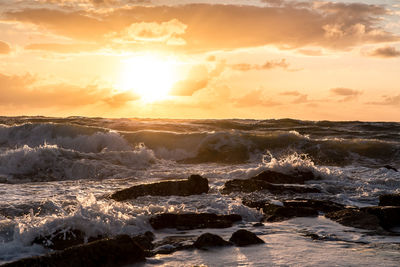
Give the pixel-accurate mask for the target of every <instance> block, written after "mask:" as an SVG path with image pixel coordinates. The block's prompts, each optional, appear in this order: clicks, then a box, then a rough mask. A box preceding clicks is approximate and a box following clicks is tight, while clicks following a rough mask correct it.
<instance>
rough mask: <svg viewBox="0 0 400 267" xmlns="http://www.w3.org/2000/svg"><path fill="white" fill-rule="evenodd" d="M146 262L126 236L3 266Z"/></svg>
mask: <svg viewBox="0 0 400 267" xmlns="http://www.w3.org/2000/svg"><path fill="white" fill-rule="evenodd" d="M145 260H146V258H145V253H144V251H143V250H142V249H141V248H140V246H138V245H137V244H136V242H135V241H133V239H132V238H130V237H129V236H127V235H121V236H117V237H115V238H112V239H102V240H98V241H94V242H91V243H88V244H84V245H77V246H73V247H70V248H67V249H65V250H62V251H56V252H53V253H50V254H47V255H44V256H36V257H30V258H26V259H21V260H18V261H15V262H11V263H8V264H5V265H3V266H8V267H11V266H12V267H20V266H21V267H22V266H31V267H40V266H57V267H77V266H85V267H92V266H93V267H97V266H110V267H111V266H123V265H128V264H133V263H137V262H144V261H145Z"/></svg>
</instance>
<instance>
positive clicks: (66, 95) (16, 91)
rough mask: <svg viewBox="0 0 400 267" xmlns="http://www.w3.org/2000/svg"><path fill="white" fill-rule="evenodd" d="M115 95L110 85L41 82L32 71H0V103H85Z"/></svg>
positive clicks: (30, 104)
mask: <svg viewBox="0 0 400 267" xmlns="http://www.w3.org/2000/svg"><path fill="white" fill-rule="evenodd" d="M105 96H109V97H111V96H112V90H111V89H104V88H99V87H98V86H96V85H88V86H84V87H80V86H75V85H70V84H60V83H59V84H50V85H38V78H37V77H34V76H32V75H29V74H27V75H22V76H16V75H14V76H9V75H5V74H0V105H13V106H25V107H32V108H36V107H40V108H46V107H62V106H70V107H75V106H85V105H91V104H95V103H99V102H102V101H103V99H104V98H105Z"/></svg>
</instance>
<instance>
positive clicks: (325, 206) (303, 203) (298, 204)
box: [283, 199, 346, 213]
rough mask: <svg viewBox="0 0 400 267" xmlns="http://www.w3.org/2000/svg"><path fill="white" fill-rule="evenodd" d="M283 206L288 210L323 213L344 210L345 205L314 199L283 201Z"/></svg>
mask: <svg viewBox="0 0 400 267" xmlns="http://www.w3.org/2000/svg"><path fill="white" fill-rule="evenodd" d="M283 205H284V206H285V207H288V208H311V209H314V210H316V211H320V212H323V213H328V212H333V211H339V210H343V209H345V208H346V206H345V205H342V204H339V203H336V202H333V201H329V200H315V199H293V200H285V201H283Z"/></svg>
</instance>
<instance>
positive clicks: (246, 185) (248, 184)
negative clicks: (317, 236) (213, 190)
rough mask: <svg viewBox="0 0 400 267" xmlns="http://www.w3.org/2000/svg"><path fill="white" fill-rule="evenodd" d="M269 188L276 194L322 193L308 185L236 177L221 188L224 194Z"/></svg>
mask: <svg viewBox="0 0 400 267" xmlns="http://www.w3.org/2000/svg"><path fill="white" fill-rule="evenodd" d="M261 190H268V191H269V192H271V193H274V194H282V193H294V194H306V193H321V190H319V189H318V188H314V187H308V186H295V185H276V184H272V183H269V182H266V181H263V180H257V179H252V178H251V179H246V180H241V179H234V180H230V181H227V182H226V183H225V184H224V187H223V188H222V190H221V193H222V194H230V193H232V192H244V193H250V192H255V191H261Z"/></svg>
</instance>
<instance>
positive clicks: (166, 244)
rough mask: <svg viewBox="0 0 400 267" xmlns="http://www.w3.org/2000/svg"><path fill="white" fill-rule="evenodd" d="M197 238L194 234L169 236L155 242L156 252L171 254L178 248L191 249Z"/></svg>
mask: <svg viewBox="0 0 400 267" xmlns="http://www.w3.org/2000/svg"><path fill="white" fill-rule="evenodd" d="M195 240H196V236H194V235H186V236H167V237H165V238H164V239H163V240H161V241H158V242H156V243H155V244H154V246H155V249H154V254H171V253H174V252H175V251H178V250H184V249H191V248H193V242H194V241H195Z"/></svg>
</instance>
